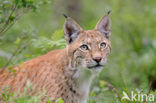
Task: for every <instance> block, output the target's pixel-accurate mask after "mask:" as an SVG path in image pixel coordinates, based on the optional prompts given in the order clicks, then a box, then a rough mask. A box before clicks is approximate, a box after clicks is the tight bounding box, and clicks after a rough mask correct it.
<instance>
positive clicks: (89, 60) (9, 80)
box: [0, 12, 111, 103]
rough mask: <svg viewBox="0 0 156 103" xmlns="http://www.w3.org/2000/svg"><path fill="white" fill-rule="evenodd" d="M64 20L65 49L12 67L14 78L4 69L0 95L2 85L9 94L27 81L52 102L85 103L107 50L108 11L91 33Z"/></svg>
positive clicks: (72, 22) (1, 73)
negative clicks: (8, 89)
mask: <svg viewBox="0 0 156 103" xmlns="http://www.w3.org/2000/svg"><path fill="white" fill-rule="evenodd" d="M65 17H66V21H65V23H64V36H65V40H66V44H67V45H66V48H64V49H61V50H54V51H50V52H49V53H47V54H45V55H43V56H40V57H37V58H35V59H32V60H30V61H26V62H24V63H23V64H21V65H19V66H16V67H14V68H13V69H15V70H16V71H17V72H16V74H15V75H13V74H12V73H8V72H6V71H7V69H6V70H3V71H1V72H0V92H2V89H3V88H4V86H8V87H10V91H9V92H16V91H17V90H20V91H21V92H22V91H23V88H24V87H25V85H26V82H27V81H28V80H29V81H30V82H31V83H32V84H33V85H34V87H36V88H38V90H39V91H42V89H43V88H45V90H46V95H48V96H49V97H52V98H54V99H53V101H54V102H55V101H56V99H57V98H62V99H63V100H64V103H87V98H88V93H89V88H90V85H91V82H92V80H93V78H94V77H95V75H97V74H98V73H99V72H100V71H101V70H102V69H103V67H104V65H105V64H106V61H107V58H108V56H109V54H110V51H111V43H110V35H111V32H110V18H109V12H108V13H107V14H106V15H105V16H103V17H102V18H101V19H100V20H99V21H98V23H97V24H96V26H95V28H94V29H93V30H83V29H82V28H81V27H80V25H79V24H77V23H76V21H74V20H73V19H72V18H70V17H67V16H65ZM43 102H44V103H45V102H46V100H44V101H43ZM43 102H42V103H43Z"/></svg>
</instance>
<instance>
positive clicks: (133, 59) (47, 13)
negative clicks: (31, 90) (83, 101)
mask: <svg viewBox="0 0 156 103" xmlns="http://www.w3.org/2000/svg"><path fill="white" fill-rule="evenodd" d="M72 1H73V0H72ZM72 1H70V3H71V2H72ZM46 2H48V0H1V1H0V27H3V25H4V24H5V23H6V21H7V20H9V22H7V23H8V25H11V24H12V23H13V22H14V21H15V20H16V19H17V16H16V15H17V14H18V13H19V12H22V11H23V10H26V11H27V9H29V8H31V9H30V10H32V11H31V12H29V13H27V14H26V15H24V16H23V17H22V18H21V19H20V20H19V22H18V23H17V24H15V25H14V27H12V28H11V29H9V30H8V32H6V34H5V35H4V33H3V35H2V36H1V34H0V67H4V66H5V65H8V66H9V65H11V66H12V65H15V64H20V63H22V62H24V61H26V60H30V59H32V58H35V57H37V56H40V55H42V54H45V53H47V52H49V51H50V50H54V49H62V48H64V47H65V40H64V35H63V34H64V33H63V28H62V25H63V22H64V18H63V17H62V16H61V14H60V13H63V12H64V11H60V9H61V8H63V10H67V11H69V14H70V16H71V17H77V18H78V20H77V21H79V23H80V25H81V26H82V27H83V28H84V29H93V28H94V27H95V25H96V23H97V21H98V19H99V18H100V17H101V16H103V15H104V14H105V13H106V12H107V11H108V10H112V12H111V14H110V18H111V23H112V28H111V32H112V34H111V43H112V52H111V55H110V57H109V60H108V63H107V65H106V66H105V68H104V70H103V71H102V72H101V73H100V75H99V76H98V77H96V78H95V80H94V81H93V85H92V87H91V92H90V95H89V100H88V103H104V102H105V103H120V102H121V103H129V102H128V101H121V98H120V97H119V96H118V95H121V96H122V95H123V91H125V92H126V93H127V94H129V93H130V92H131V91H132V90H135V89H137V88H138V89H143V93H148V90H149V88H150V87H151V90H150V93H153V94H155V93H156V92H155V89H156V88H155V86H154V83H156V35H155V32H156V29H155V27H156V18H155V14H156V13H155V4H156V1H155V0H124V1H123V0H118V1H117V0H98V2H97V1H96V0H79V2H80V5H81V6H80V8H81V9H80V10H79V11H74V10H76V9H71V8H72V7H77V6H78V3H77V5H76V6H75V5H74V4H73V6H71V4H70V6H69V7H65V6H66V5H65V3H64V1H63V0H58V1H54V4H53V6H52V5H51V4H46ZM48 3H49V2H48ZM66 3H67V4H68V2H66ZM43 4H45V5H43ZM15 5H17V8H16V9H17V11H14V12H13V13H12V10H13V9H10V8H13V7H15ZM51 6H52V7H51ZM39 7H40V9H39ZM30 10H28V11H30ZM34 11H39V12H34ZM58 12H59V15H58ZM73 12H80V14H77V15H73V14H72V13H73ZM10 14H11V15H10ZM8 18H9V19H8ZM24 28H25V29H24ZM60 28H61V29H60ZM0 30H2V29H0ZM10 58H11V59H10ZM13 72H16V71H13ZM107 82H109V83H110V84H112V85H113V86H114V88H115V89H116V90H117V93H115V92H113V91H112V90H111V89H110V87H109V86H108V85H107ZM151 82H152V83H153V84H151V86H149V84H150V83H151ZM12 96H14V94H9V95H5V94H3V98H4V100H8V98H10V97H12ZM32 98H34V99H32ZM37 98H38V97H31V98H29V96H23V97H21V98H17V100H18V99H19V101H20V100H21V101H22V99H24V100H25V101H27V102H28V100H30V101H31V100H35V99H37ZM58 101H59V100H58ZM33 102H34V103H35V102H36V101H33ZM50 102H51V99H49V100H48V103H50ZM20 103H23V102H20ZM60 103H62V102H61V100H60ZM134 103H135V102H134ZM136 103H137V102H136Z"/></svg>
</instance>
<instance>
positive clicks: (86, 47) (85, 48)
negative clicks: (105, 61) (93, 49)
mask: <svg viewBox="0 0 156 103" xmlns="http://www.w3.org/2000/svg"><path fill="white" fill-rule="evenodd" d="M80 48H81V50H89V47H88V46H87V45H86V44H83V45H81V46H80Z"/></svg>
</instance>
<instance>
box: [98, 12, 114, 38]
mask: <svg viewBox="0 0 156 103" xmlns="http://www.w3.org/2000/svg"><path fill="white" fill-rule="evenodd" d="M109 13H110V11H109V12H108V13H107V14H106V15H105V16H103V17H102V18H101V19H100V20H99V21H98V23H97V24H96V27H95V29H96V30H98V31H99V32H101V33H102V34H103V35H104V36H105V37H106V38H107V39H109V38H110V26H111V21H110V19H109Z"/></svg>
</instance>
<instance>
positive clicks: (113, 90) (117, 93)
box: [105, 81, 122, 99]
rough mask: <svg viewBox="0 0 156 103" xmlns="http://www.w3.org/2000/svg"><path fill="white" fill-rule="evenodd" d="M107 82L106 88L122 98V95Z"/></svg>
mask: <svg viewBox="0 0 156 103" xmlns="http://www.w3.org/2000/svg"><path fill="white" fill-rule="evenodd" d="M105 82H106V86H107V87H108V88H109V90H111V91H112V92H114V93H115V94H116V95H117V96H118V98H120V99H121V98H122V97H121V95H120V94H119V92H118V91H117V89H116V88H115V87H114V86H113V85H112V84H110V83H109V82H107V81H105Z"/></svg>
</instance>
